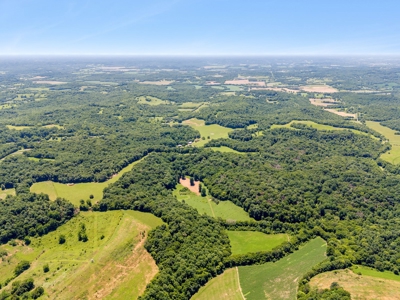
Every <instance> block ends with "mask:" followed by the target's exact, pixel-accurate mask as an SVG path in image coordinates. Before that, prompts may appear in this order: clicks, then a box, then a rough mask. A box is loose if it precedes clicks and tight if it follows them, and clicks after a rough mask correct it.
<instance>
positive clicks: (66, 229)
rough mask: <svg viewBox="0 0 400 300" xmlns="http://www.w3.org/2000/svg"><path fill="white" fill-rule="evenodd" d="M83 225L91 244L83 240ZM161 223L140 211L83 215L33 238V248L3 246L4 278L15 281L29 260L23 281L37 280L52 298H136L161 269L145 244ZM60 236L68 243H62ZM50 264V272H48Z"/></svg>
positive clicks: (0, 268) (1, 276)
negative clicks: (80, 238)
mask: <svg viewBox="0 0 400 300" xmlns="http://www.w3.org/2000/svg"><path fill="white" fill-rule="evenodd" d="M81 223H84V224H85V226H86V232H87V235H88V238H89V240H88V241H87V242H86V243H84V242H79V241H78V238H77V233H78V231H79V228H80V224H81ZM160 224H162V221H161V220H160V219H158V218H156V217H155V216H153V215H151V214H146V213H141V212H135V211H110V212H106V213H100V212H95V213H93V212H86V213H80V214H79V215H78V216H77V217H75V218H73V219H72V220H71V221H69V222H68V223H66V224H64V225H63V226H61V227H59V228H58V229H57V230H56V231H54V232H51V233H49V234H47V235H45V236H43V237H41V238H33V239H32V243H31V245H29V246H21V245H20V246H16V247H11V246H10V245H2V246H0V249H6V250H7V252H8V253H9V256H8V257H7V259H6V260H5V261H3V262H2V263H1V264H0V280H1V282H4V281H5V280H6V279H7V278H9V277H11V275H12V273H13V270H14V268H15V266H16V265H17V263H18V262H19V261H21V260H28V261H30V262H31V268H30V269H29V270H27V271H26V272H24V273H23V274H22V275H20V276H19V277H18V280H23V279H25V278H28V277H32V278H34V280H35V284H37V285H42V286H43V287H44V288H45V291H46V294H47V296H48V297H49V298H50V299H87V298H89V299H90V298H92V299H93V298H99V299H105V298H106V299H135V298H137V297H138V296H139V295H140V294H141V293H142V292H143V291H144V289H145V287H146V285H147V284H148V283H149V281H150V280H151V279H152V277H153V276H154V275H155V274H156V273H157V271H158V269H157V266H156V264H155V262H154V260H153V259H152V258H151V256H150V254H148V253H147V252H146V251H145V249H144V247H143V245H144V242H145V238H146V236H147V232H148V231H149V230H150V229H151V228H154V227H155V226H158V225H160ZM142 232H145V234H144V236H142V234H141V233H142ZM60 234H63V235H65V237H66V242H65V244H59V243H58V237H59V235H60ZM102 237H103V238H102ZM92 259H93V262H91V260H92ZM45 264H48V265H49V268H50V271H49V272H48V273H44V272H43V266H44V265H45ZM10 284H11V283H10Z"/></svg>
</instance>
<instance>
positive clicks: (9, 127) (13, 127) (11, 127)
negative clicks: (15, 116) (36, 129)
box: [6, 125, 33, 130]
mask: <svg viewBox="0 0 400 300" xmlns="http://www.w3.org/2000/svg"><path fill="white" fill-rule="evenodd" d="M6 127H7V128H8V129H10V130H24V129H29V128H32V127H33V126H13V125H6Z"/></svg>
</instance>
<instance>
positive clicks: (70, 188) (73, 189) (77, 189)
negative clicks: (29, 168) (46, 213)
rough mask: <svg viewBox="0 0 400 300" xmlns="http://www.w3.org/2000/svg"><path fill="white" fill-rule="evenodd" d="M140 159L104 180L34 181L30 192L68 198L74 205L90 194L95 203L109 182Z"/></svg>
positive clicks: (52, 198)
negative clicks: (74, 181)
mask: <svg viewBox="0 0 400 300" xmlns="http://www.w3.org/2000/svg"><path fill="white" fill-rule="evenodd" d="M140 161H141V160H138V161H135V162H133V163H131V164H130V165H128V166H127V167H125V168H123V169H122V170H121V171H120V172H119V173H118V174H117V175H116V176H114V177H113V178H111V179H109V180H107V181H105V182H89V183H77V184H73V185H67V184H63V183H58V182H53V181H43V182H38V183H34V184H33V185H32V186H31V189H30V190H31V192H32V193H37V194H40V193H44V194H47V195H49V198H50V199H51V200H53V201H54V200H55V199H56V198H57V197H60V198H65V199H67V200H69V201H70V202H71V203H72V204H74V205H75V206H79V201H80V200H81V199H83V200H85V201H86V200H88V199H89V197H90V195H93V199H92V202H93V203H95V202H97V201H100V200H101V199H102V198H103V190H104V189H105V188H106V187H107V186H108V185H110V184H111V183H114V182H116V181H117V180H118V179H120V178H121V176H122V175H124V174H125V173H127V172H129V171H131V170H132V169H133V167H134V166H135V165H136V164H138V163H139V162H140Z"/></svg>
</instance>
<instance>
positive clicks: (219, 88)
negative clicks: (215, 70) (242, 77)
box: [211, 85, 225, 90]
mask: <svg viewBox="0 0 400 300" xmlns="http://www.w3.org/2000/svg"><path fill="white" fill-rule="evenodd" d="M211 88H213V89H216V90H224V89H225V88H224V87H222V86H214V85H212V86H211Z"/></svg>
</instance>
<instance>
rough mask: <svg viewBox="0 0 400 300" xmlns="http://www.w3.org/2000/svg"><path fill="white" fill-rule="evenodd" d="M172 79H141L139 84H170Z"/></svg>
mask: <svg viewBox="0 0 400 300" xmlns="http://www.w3.org/2000/svg"><path fill="white" fill-rule="evenodd" d="M173 82H174V80H159V81H142V82H139V83H140V84H149V85H170V84H171V83H173Z"/></svg>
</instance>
